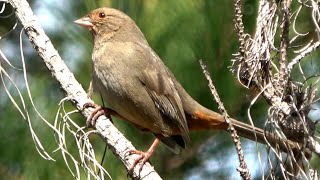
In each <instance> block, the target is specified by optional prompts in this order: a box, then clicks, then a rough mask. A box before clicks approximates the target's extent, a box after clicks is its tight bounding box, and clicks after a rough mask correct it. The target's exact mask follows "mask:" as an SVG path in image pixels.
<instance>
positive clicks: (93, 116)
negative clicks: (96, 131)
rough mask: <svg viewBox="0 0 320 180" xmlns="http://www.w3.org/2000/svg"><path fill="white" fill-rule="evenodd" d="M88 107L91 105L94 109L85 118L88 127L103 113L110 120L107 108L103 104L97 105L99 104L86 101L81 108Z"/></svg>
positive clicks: (94, 123)
mask: <svg viewBox="0 0 320 180" xmlns="http://www.w3.org/2000/svg"><path fill="white" fill-rule="evenodd" d="M88 107H92V108H94V110H93V111H92V113H91V114H90V116H89V117H88V118H87V120H86V125H87V127H90V125H92V127H94V126H95V125H96V122H97V119H98V118H99V116H101V115H105V116H106V117H107V118H108V119H110V120H111V122H112V119H111V116H110V113H109V109H108V108H106V107H104V106H99V105H97V104H95V103H94V102H87V103H85V104H84V105H83V108H88ZM112 123H113V122H112Z"/></svg>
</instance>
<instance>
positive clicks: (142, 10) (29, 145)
mask: <svg viewBox="0 0 320 180" xmlns="http://www.w3.org/2000/svg"><path fill="white" fill-rule="evenodd" d="M29 3H30V4H31V6H32V9H33V11H34V13H35V14H36V15H37V16H38V18H39V20H40V22H41V25H42V26H43V28H44V30H45V32H46V33H47V35H48V36H49V37H50V39H51V41H52V43H53V44H54V46H55V48H56V49H57V50H58V51H59V53H60V55H61V56H62V58H63V59H64V61H65V63H66V64H67V65H68V67H69V68H70V70H71V71H72V72H73V73H74V74H75V76H76V78H77V80H78V81H79V82H80V83H81V84H82V85H83V87H84V88H85V89H87V88H88V85H89V82H90V78H91V76H90V69H91V68H90V65H91V63H90V59H91V52H92V37H91V34H90V33H89V32H87V31H86V30H85V29H84V28H81V27H79V26H77V25H75V24H74V23H73V21H74V20H75V19H77V18H79V17H82V16H83V15H85V14H87V13H88V12H89V11H91V10H92V9H95V8H98V7H101V6H110V7H114V8H116V9H120V10H122V11H124V12H125V13H127V14H128V15H129V16H130V17H131V18H132V19H133V20H134V21H135V22H136V23H137V25H138V26H139V27H140V28H141V30H142V32H143V33H144V34H145V37H146V39H147V40H148V42H149V44H150V46H151V47H152V48H153V49H154V50H155V51H156V52H157V53H158V55H159V56H160V57H161V58H162V60H163V61H164V62H165V64H166V65H167V66H168V67H169V68H170V69H171V70H172V72H173V73H174V74H175V75H176V78H177V79H178V80H179V81H180V82H181V84H182V85H183V86H184V87H185V89H186V90H187V91H188V92H189V93H190V94H191V95H192V97H194V98H195V99H196V100H197V101H198V102H200V103H201V104H203V105H204V106H206V107H208V108H210V109H214V110H217V108H216V105H215V102H214V101H213V100H212V97H211V95H210V92H209V90H208V87H207V81H206V80H205V79H204V76H203V74H202V72H201V69H200V66H199V63H198V60H199V59H203V60H204V61H206V62H207V63H208V65H209V69H210V72H211V74H212V79H213V81H214V84H215V85H216V87H217V88H218V92H219V94H220V97H221V99H222V101H223V102H224V104H225V106H226V108H227V110H228V112H229V114H230V115H231V116H232V117H234V118H237V119H239V120H242V121H245V122H247V115H246V113H247V112H246V111H247V108H248V105H249V104H250V99H251V98H252V97H251V96H250V94H249V92H248V91H247V90H246V89H244V88H241V86H240V85H239V83H238V82H237V81H236V80H235V78H234V76H233V75H232V73H231V72H230V69H229V68H228V66H230V65H231V61H230V60H231V59H232V54H233V53H235V52H236V51H237V47H238V44H237V36H236V34H235V32H234V24H233V13H234V10H233V9H234V8H233V3H232V1H217V0H198V1H194V0H174V1H173V0H135V1H129V0H114V1H111V0H110V1H109V0H105V1H102V0H101V1H89V0H88V1H62V0H60V1H54V0H33V1H29ZM243 7H244V23H245V27H246V31H247V32H248V33H250V34H252V33H254V24H255V17H256V9H257V2H256V1H250V0H247V1H244V3H243ZM10 13H12V9H11V8H10V6H8V5H7V6H6V9H5V12H4V13H3V14H2V15H3V16H5V15H8V17H6V18H1V19H0V33H1V34H0V35H1V37H2V39H0V48H1V50H2V51H3V52H4V53H5V55H6V56H7V57H8V59H9V60H10V62H11V63H12V64H13V65H14V66H17V67H20V68H21V66H22V65H21V57H20V55H19V54H20V52H19V48H18V45H19V33H20V30H21V25H18V27H17V28H16V29H15V30H14V31H13V32H11V33H10V34H9V35H7V36H4V34H5V33H6V32H8V30H9V29H11V28H12V26H13V25H14V23H15V21H16V19H15V17H14V15H12V14H11V15H10ZM0 16H1V15H0ZM305 22H306V23H307V25H308V22H309V20H308V21H305ZM309 25H310V24H309ZM3 36H4V37H3ZM23 49H24V55H25V59H26V63H27V64H26V66H27V71H28V78H29V86H30V89H31V92H32V97H33V100H34V101H35V104H36V106H37V108H38V109H39V111H40V112H41V114H42V115H43V116H44V117H45V118H47V119H48V120H50V122H53V120H54V117H55V114H56V112H57V109H58V103H59V101H60V100H61V99H62V98H64V94H63V92H62V91H61V90H60V88H59V86H58V84H57V83H56V82H55V80H53V78H52V77H51V76H50V73H48V71H47V69H46V67H45V65H44V63H43V62H42V60H41V59H40V58H39V57H38V56H37V54H36V52H35V51H34V50H33V48H32V45H31V44H30V43H29V41H28V39H27V38H26V36H25V35H23ZM316 57H318V56H316V55H313V56H311V58H314V59H316ZM2 65H3V67H4V68H5V69H6V70H7V71H8V72H9V73H10V75H11V77H12V78H13V79H14V80H15V82H17V83H18V86H19V87H20V88H21V89H22V90H25V85H24V84H23V80H22V72H21V71H17V70H14V69H12V68H9V67H8V66H7V65H5V63H2ZM310 69H311V70H313V71H318V68H317V67H315V66H311V67H310ZM6 82H7V84H8V86H9V88H10V83H9V82H8V81H7V80H6ZM11 86H12V85H11ZM12 93H13V94H14V95H17V92H15V91H13V92H12ZM23 96H24V97H25V98H26V99H27V94H26V92H25V91H23ZM95 99H96V100H97V101H99V98H98V96H97V97H95ZM19 104H21V103H20V102H19ZM26 106H27V108H28V109H29V111H30V116H31V118H32V124H33V128H34V129H35V131H36V133H37V135H38V136H39V137H40V140H41V141H42V143H43V145H44V147H45V149H46V150H47V151H48V152H52V154H50V155H52V157H54V158H55V159H56V162H53V161H46V160H44V159H42V158H41V157H40V156H39V155H38V153H37V151H36V149H35V147H34V144H33V142H32V138H31V134H30V132H29V129H28V125H27V123H25V122H24V121H23V119H22V118H21V116H20V115H19V114H18V112H17V110H16V109H15V108H14V107H13V105H12V103H11V102H10V100H9V99H8V96H7V95H6V93H5V92H4V90H3V85H2V84H0V120H1V123H0V139H1V140H0V147H1V148H0V179H33V180H34V179H73V177H72V176H71V174H70V173H69V171H68V169H67V167H66V165H65V164H64V161H63V160H62V157H61V154H60V153H59V152H53V151H54V150H55V149H56V148H57V145H56V143H55V140H54V137H53V131H52V130H50V129H49V128H48V127H47V126H46V125H45V124H44V123H43V122H42V121H41V120H40V119H39V118H38V117H37V116H36V114H35V112H34V110H32V108H31V105H30V103H27V105H26ZM70 109H71V108H70ZM251 112H252V117H253V119H254V120H255V123H256V124H261V123H262V122H264V120H265V118H266V112H267V111H266V104H265V103H264V101H263V100H260V101H258V102H257V103H256V104H255V105H254V106H253V107H252V110H251ZM74 118H75V119H77V121H78V124H79V125H81V126H83V125H85V120H84V118H83V117H81V116H75V117H74ZM114 124H115V125H116V126H117V127H118V128H119V129H120V131H121V132H122V133H124V134H125V136H126V137H127V138H128V139H129V140H130V141H131V142H132V143H133V145H134V146H135V147H136V148H137V149H140V150H146V149H147V148H148V147H149V146H150V144H151V143H152V141H153V139H154V137H153V135H151V134H149V133H143V132H140V131H138V130H136V129H134V128H133V127H131V126H129V125H128V124H126V123H125V122H122V121H121V120H114ZM191 139H192V144H191V146H190V148H188V149H187V150H185V151H184V152H183V153H182V154H180V155H174V154H173V153H171V152H170V151H169V150H168V149H167V148H166V147H165V146H163V145H160V146H159V148H157V149H156V151H155V153H154V154H153V156H152V157H151V162H152V165H154V166H155V169H156V170H157V172H158V173H159V174H160V175H161V176H162V177H163V178H164V179H190V180H191V179H241V178H240V176H239V174H238V172H237V171H236V168H237V167H238V166H239V162H238V159H237V156H236V151H235V149H234V146H233V144H232V141H231V138H230V135H229V134H228V133H226V132H217V131H198V132H192V133H191ZM91 140H92V143H93V144H94V148H95V149H96V153H97V159H101V157H102V155H103V151H104V146H105V145H104V143H103V142H102V140H101V139H100V138H99V137H97V136H92V137H91ZM72 141H73V139H72V138H70V144H71V145H72V144H73V143H72ZM242 142H243V148H244V153H245V157H246V160H247V163H248V166H249V170H250V171H251V173H252V175H253V177H254V178H256V179H260V178H261V177H262V171H261V169H265V166H266V159H265V158H264V159H262V161H263V163H262V165H261V164H259V163H258V161H257V150H256V144H255V143H253V142H250V141H247V140H243V141H242ZM259 147H260V146H259ZM260 150H261V153H262V157H263V150H262V148H261V147H260ZM71 151H75V149H71ZM103 166H104V167H105V168H106V169H107V170H108V172H109V173H110V175H111V177H112V178H113V179H127V174H126V171H125V169H124V168H123V165H122V164H121V162H120V161H119V160H118V159H117V158H115V157H114V155H113V154H112V153H111V151H109V150H107V154H106V160H105V163H104V164H103ZM85 177H86V176H85V174H84V173H83V172H82V178H83V179H85Z"/></svg>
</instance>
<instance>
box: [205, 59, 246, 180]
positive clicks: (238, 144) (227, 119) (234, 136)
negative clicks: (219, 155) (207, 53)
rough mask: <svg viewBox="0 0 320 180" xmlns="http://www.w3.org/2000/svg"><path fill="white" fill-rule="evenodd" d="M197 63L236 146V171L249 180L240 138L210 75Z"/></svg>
mask: <svg viewBox="0 0 320 180" xmlns="http://www.w3.org/2000/svg"><path fill="white" fill-rule="evenodd" d="M199 62H200V65H201V68H202V71H203V74H204V75H205V77H206V79H207V80H208V86H209V88H210V91H211V94H212V96H213V97H214V99H215V101H216V102H217V103H218V108H219V110H220V112H221V114H222V115H223V117H224V119H225V122H226V123H227V124H228V130H229V132H230V133H231V137H232V140H233V143H234V144H235V146H236V150H237V153H238V158H239V161H240V167H239V168H238V169H237V170H238V171H239V172H240V175H241V177H242V179H246V180H249V179H251V175H250V172H249V169H248V168H247V164H246V162H245V160H244V155H243V151H242V148H241V142H240V137H239V136H238V134H237V131H236V130H235V128H234V127H233V125H232V123H231V119H230V116H229V115H228V113H227V110H226V109H225V107H224V105H223V103H222V102H221V100H220V97H219V95H218V92H217V90H216V88H215V87H214V85H213V82H212V79H211V77H210V73H209V71H208V70H207V66H206V65H205V64H204V63H203V61H202V60H200V61H199Z"/></svg>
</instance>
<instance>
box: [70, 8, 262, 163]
mask: <svg viewBox="0 0 320 180" xmlns="http://www.w3.org/2000/svg"><path fill="white" fill-rule="evenodd" d="M75 23H76V24H79V25H81V26H84V27H86V28H88V29H89V30H90V31H91V32H92V34H93V37H94V48H93V54H92V62H93V80H92V86H93V90H94V91H96V92H99V93H100V94H101V95H102V98H103V99H104V100H105V101H106V102H107V103H108V104H109V105H110V107H111V108H112V110H111V109H105V110H107V111H110V112H113V114H117V115H118V116H120V117H121V118H122V119H124V120H126V121H128V122H131V123H132V124H133V125H135V126H136V127H138V128H140V129H143V130H148V131H150V132H152V133H154V134H155V135H156V140H155V141H154V143H153V144H152V146H151V147H150V148H149V150H148V151H146V152H141V151H132V152H133V153H137V154H140V155H141V156H140V158H138V159H137V160H136V161H135V163H134V165H133V166H132V168H131V169H133V168H134V166H135V165H136V164H137V163H138V162H139V161H140V160H141V161H142V166H143V164H144V163H145V162H146V161H147V160H148V159H149V157H150V156H151V154H152V152H153V151H154V149H155V147H156V146H157V144H158V143H159V141H162V142H163V143H165V144H166V145H167V146H169V147H170V149H172V150H173V151H174V152H179V151H180V149H181V148H185V147H186V144H187V143H188V142H189V141H190V138H189V130H199V129H223V130H227V128H228V125H227V123H226V122H225V121H224V118H223V116H222V115H220V114H218V113H216V112H213V111H211V110H209V109H207V108H205V107H203V106H201V105H200V104H199V103H198V102H196V101H195V100H194V99H193V98H192V97H191V96H190V95H189V94H188V93H187V92H186V91H185V90H184V89H183V87H182V86H181V85H180V83H179V82H178V81H177V80H176V78H175V77H174V75H173V74H172V73H171V71H170V70H169V69H168V68H167V67H166V66H165V65H164V64H163V62H162V60H161V59H160V58H159V56H158V55H157V54H156V53H155V52H154V51H153V50H152V49H151V48H150V46H149V44H148V42H147V41H146V39H145V37H144V35H143V34H142V32H141V31H140V29H139V28H138V27H137V25H136V24H135V22H134V21H133V20H132V19H131V18H130V17H129V16H127V15H126V14H124V13H122V12H120V11H118V10H116V9H112V8H107V7H104V8H99V9H96V10H93V11H91V12H90V13H89V14H88V15H86V16H84V17H82V18H80V19H78V20H76V21H75ZM100 109H103V108H98V110H100ZM98 110H97V111H98ZM97 111H96V113H97ZM96 118H97V117H96V115H94V114H93V115H92V116H91V118H90V119H92V120H93V121H94V120H95V119H96ZM232 124H233V125H234V127H235V128H236V130H237V132H238V134H239V135H241V136H243V137H246V138H250V139H252V140H256V138H257V140H258V141H260V142H264V141H265V140H264V137H263V131H262V130H261V129H258V128H254V127H252V126H250V125H247V124H245V123H242V122H239V121H237V120H232ZM255 133H256V134H255ZM142 166H141V167H142Z"/></svg>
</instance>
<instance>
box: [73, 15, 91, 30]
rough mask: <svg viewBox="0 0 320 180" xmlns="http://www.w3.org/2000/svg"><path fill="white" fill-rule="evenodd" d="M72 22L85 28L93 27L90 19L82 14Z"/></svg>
mask: <svg viewBox="0 0 320 180" xmlns="http://www.w3.org/2000/svg"><path fill="white" fill-rule="evenodd" d="M73 22H74V23H76V24H78V25H80V26H83V27H85V28H89V29H90V28H92V27H93V24H92V22H91V19H90V18H89V17H88V16H84V17H82V18H80V19H77V20H75V21H73Z"/></svg>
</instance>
